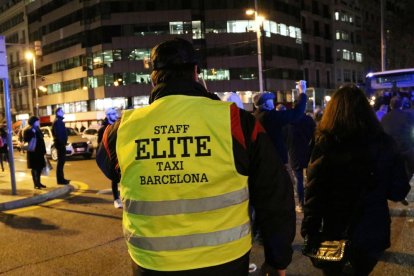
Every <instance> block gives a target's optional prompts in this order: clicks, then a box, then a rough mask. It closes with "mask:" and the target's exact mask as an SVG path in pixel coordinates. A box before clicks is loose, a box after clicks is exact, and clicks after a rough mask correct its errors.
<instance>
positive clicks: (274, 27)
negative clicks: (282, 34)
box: [269, 21, 277, 34]
mask: <svg viewBox="0 0 414 276" xmlns="http://www.w3.org/2000/svg"><path fill="white" fill-rule="evenodd" d="M269 25H270V32H271V33H273V34H277V24H276V22H274V21H270V24H269Z"/></svg>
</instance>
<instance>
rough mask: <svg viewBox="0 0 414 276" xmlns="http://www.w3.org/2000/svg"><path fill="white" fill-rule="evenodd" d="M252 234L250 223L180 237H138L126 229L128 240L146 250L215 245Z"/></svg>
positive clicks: (125, 233)
mask: <svg viewBox="0 0 414 276" xmlns="http://www.w3.org/2000/svg"><path fill="white" fill-rule="evenodd" d="M249 234H250V223H249V222H248V223H245V224H243V225H240V226H237V227H234V228H231V229H226V230H222V231H217V232H213V233H203V234H193V235H186V236H178V237H156V238H149V237H146V238H144V237H137V236H134V235H132V234H131V233H129V232H128V231H126V230H125V229H124V235H125V237H126V239H127V241H128V242H129V243H131V244H133V245H134V246H136V247H139V248H141V249H144V250H154V251H168V250H181V249H186V248H192V247H197V246H215V245H220V244H223V243H229V242H232V241H234V240H237V239H240V238H242V237H244V236H246V235H249Z"/></svg>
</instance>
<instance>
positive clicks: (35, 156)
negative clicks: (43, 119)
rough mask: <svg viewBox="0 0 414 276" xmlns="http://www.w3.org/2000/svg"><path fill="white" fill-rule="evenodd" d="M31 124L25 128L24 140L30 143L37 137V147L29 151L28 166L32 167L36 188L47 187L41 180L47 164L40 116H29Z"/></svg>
mask: <svg viewBox="0 0 414 276" xmlns="http://www.w3.org/2000/svg"><path fill="white" fill-rule="evenodd" d="M28 122H29V126H30V127H28V128H26V129H25V130H24V133H23V140H24V142H27V143H29V142H30V140H32V139H33V138H35V139H36V147H35V150H34V151H27V167H28V168H29V169H32V179H33V184H34V188H35V189H39V190H40V189H41V188H46V186H45V185H43V184H42V183H41V182H40V176H41V174H42V169H43V168H44V167H45V166H46V162H45V154H46V146H45V141H44V140H43V133H42V132H41V131H40V129H39V126H40V122H39V118H38V117H36V116H32V117H30V118H29V121H28Z"/></svg>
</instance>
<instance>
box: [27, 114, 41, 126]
mask: <svg viewBox="0 0 414 276" xmlns="http://www.w3.org/2000/svg"><path fill="white" fill-rule="evenodd" d="M36 121H39V118H38V117H36V116H32V117H30V118H29V125H31V126H33V124H34V123H35V122H36Z"/></svg>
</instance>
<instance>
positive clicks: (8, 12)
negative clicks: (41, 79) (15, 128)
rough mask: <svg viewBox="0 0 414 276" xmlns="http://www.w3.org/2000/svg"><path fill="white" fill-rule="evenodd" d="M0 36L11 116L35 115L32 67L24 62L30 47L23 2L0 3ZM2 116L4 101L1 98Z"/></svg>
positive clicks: (0, 110) (0, 108)
mask: <svg viewBox="0 0 414 276" xmlns="http://www.w3.org/2000/svg"><path fill="white" fill-rule="evenodd" d="M0 15H1V17H0V34H1V35H3V36H4V37H5V38H6V43H7V44H6V47H7V64H8V70H9V92H10V106H11V112H12V113H13V114H25V115H24V116H23V117H18V118H17V119H18V120H19V119H22V118H28V114H34V110H35V107H34V104H35V103H34V90H33V87H32V83H33V78H34V75H33V71H32V69H33V64H32V63H31V61H30V60H29V61H28V60H26V59H25V53H26V51H30V50H32V48H31V46H30V44H29V39H28V38H29V37H28V24H27V16H26V13H25V1H0ZM0 103H1V104H0V112H1V113H3V114H4V112H5V110H4V106H5V105H4V97H0Z"/></svg>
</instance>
